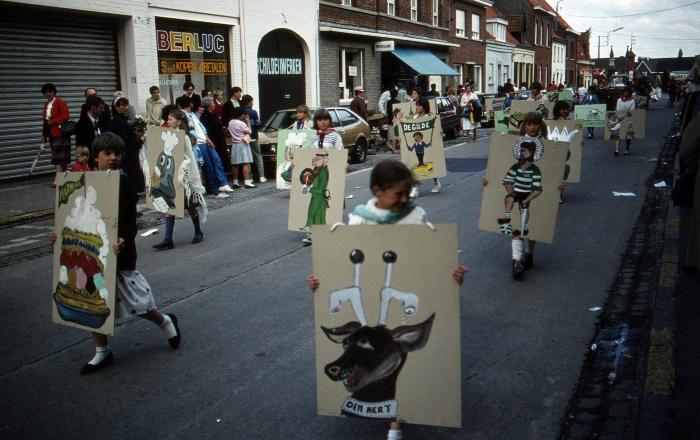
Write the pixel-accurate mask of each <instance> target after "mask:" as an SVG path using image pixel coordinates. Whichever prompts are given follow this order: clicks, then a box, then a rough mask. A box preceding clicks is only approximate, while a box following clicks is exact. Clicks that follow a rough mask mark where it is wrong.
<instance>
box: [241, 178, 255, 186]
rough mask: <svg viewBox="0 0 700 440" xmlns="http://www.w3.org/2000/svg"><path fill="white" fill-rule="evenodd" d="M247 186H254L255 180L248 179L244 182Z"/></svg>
mask: <svg viewBox="0 0 700 440" xmlns="http://www.w3.org/2000/svg"><path fill="white" fill-rule="evenodd" d="M243 182H244V183H245V184H246V185H252V184H253V179H248V180H244V181H243Z"/></svg>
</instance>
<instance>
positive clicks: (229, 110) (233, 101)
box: [221, 87, 243, 127]
mask: <svg viewBox="0 0 700 440" xmlns="http://www.w3.org/2000/svg"><path fill="white" fill-rule="evenodd" d="M241 96H243V89H241V88H240V87H231V90H230V92H229V99H228V101H226V102H225V103H224V105H223V106H222V107H221V123H222V124H224V127H228V123H229V122H231V119H233V109H234V108H236V107H240V106H241Z"/></svg>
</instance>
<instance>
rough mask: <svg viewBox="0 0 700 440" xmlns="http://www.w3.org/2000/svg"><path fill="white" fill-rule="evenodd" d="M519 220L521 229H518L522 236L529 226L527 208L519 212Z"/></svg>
mask: <svg viewBox="0 0 700 440" xmlns="http://www.w3.org/2000/svg"><path fill="white" fill-rule="evenodd" d="M520 220H521V222H522V225H521V228H520V229H521V230H522V232H523V234H524V233H525V231H527V230H528V229H530V225H529V223H530V212H529V211H528V208H523V209H522V210H520Z"/></svg>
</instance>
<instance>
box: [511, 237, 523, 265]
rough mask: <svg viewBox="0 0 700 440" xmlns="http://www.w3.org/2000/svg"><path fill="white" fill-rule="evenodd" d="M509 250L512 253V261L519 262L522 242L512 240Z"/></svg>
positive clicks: (521, 253)
mask: <svg viewBox="0 0 700 440" xmlns="http://www.w3.org/2000/svg"><path fill="white" fill-rule="evenodd" d="M511 250H512V251H513V259H514V260H520V259H521V258H522V255H523V241H522V240H513V241H512V242H511Z"/></svg>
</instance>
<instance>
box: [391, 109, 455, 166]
mask: <svg viewBox="0 0 700 440" xmlns="http://www.w3.org/2000/svg"><path fill="white" fill-rule="evenodd" d="M399 142H400V144H401V162H403V163H404V165H406V166H407V167H408V169H410V170H411V171H413V174H414V175H415V176H416V179H418V180H426V179H432V178H437V177H444V176H446V175H447V166H446V165H445V150H444V148H443V143H442V127H441V126H440V116H435V115H434V114H431V115H428V116H423V117H421V118H417V119H411V118H408V119H402V120H401V123H400V124H399Z"/></svg>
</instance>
